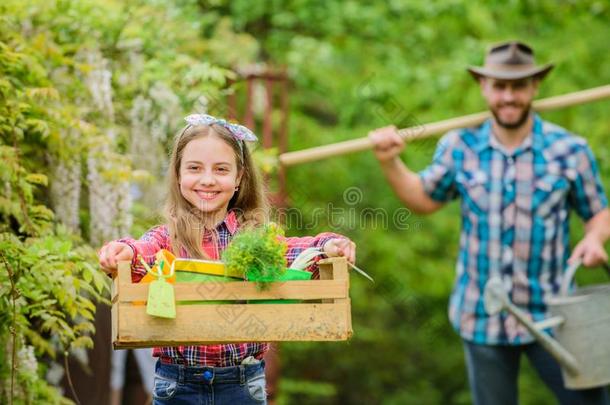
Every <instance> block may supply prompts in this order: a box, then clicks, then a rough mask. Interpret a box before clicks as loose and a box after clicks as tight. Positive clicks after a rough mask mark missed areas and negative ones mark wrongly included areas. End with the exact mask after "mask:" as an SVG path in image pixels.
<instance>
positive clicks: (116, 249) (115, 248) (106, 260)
mask: <svg viewBox="0 0 610 405" xmlns="http://www.w3.org/2000/svg"><path fill="white" fill-rule="evenodd" d="M98 257H99V260H100V266H101V267H102V270H104V272H105V273H106V274H112V273H114V272H115V271H116V269H117V264H118V262H120V261H123V260H131V259H133V250H132V249H131V247H129V245H128V244H126V243H123V242H110V243H108V244H107V245H104V246H103V247H102V248H101V249H100V251H99V253H98Z"/></svg>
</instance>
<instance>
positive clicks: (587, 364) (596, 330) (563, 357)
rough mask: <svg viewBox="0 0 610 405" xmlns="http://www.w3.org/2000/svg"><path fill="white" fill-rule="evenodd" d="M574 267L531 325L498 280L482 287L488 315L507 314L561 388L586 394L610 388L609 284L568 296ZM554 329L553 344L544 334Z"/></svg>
mask: <svg viewBox="0 0 610 405" xmlns="http://www.w3.org/2000/svg"><path fill="white" fill-rule="evenodd" d="M580 265H581V262H580V261H578V262H576V263H574V264H572V265H570V266H569V267H568V269H567V270H566V272H565V274H564V277H563V281H562V283H561V288H560V291H559V295H557V296H554V297H551V298H550V299H548V300H547V302H546V304H547V306H548V309H549V313H550V315H551V316H550V318H547V319H545V320H543V321H540V322H537V323H534V322H532V320H531V319H530V318H529V317H528V315H526V313H525V312H524V311H523V310H521V309H519V308H518V307H517V306H515V304H513V303H512V302H511V301H510V299H509V297H508V294H507V292H506V290H505V289H504V286H503V283H502V280H501V279H500V278H499V277H497V276H496V277H491V278H490V279H489V281H488V282H487V285H486V286H485V292H484V301H485V309H486V311H487V313H489V314H490V315H495V314H498V313H499V312H500V311H502V310H507V311H508V312H509V313H511V314H512V315H513V316H515V318H517V320H518V321H519V322H521V323H522V324H523V325H525V327H526V328H527V329H528V330H529V331H530V332H531V333H532V335H533V336H534V337H535V338H536V339H537V340H538V342H539V343H540V344H541V345H542V346H543V347H544V348H545V349H546V350H548V351H549V353H550V354H551V355H553V357H555V359H557V361H558V362H559V363H560V364H561V367H562V373H563V379H564V383H565V386H566V387H567V388H571V389H585V388H592V387H599V386H604V385H608V384H610V284H601V285H595V286H591V287H586V288H578V289H576V290H575V291H574V292H573V293H572V294H571V295H569V290H570V285H571V283H572V280H573V278H574V274H575V273H576V270H577V269H578V267H579V266H580ZM549 328H555V332H554V338H553V337H551V336H550V335H549V334H547V333H546V332H544V330H545V329H549Z"/></svg>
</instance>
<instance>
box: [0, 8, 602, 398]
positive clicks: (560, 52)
mask: <svg viewBox="0 0 610 405" xmlns="http://www.w3.org/2000/svg"><path fill="white" fill-rule="evenodd" d="M608 21H610V2H608V1H551V0H540V1H526V0H520V1H516V0H514V1H511V0H508V1H506V0H505V1H472V0H471V1H466V0H446V1H426V2H415V1H406V0H387V1H369V2H364V1H360V2H358V1H335V0H327V1H320V0H318V1H314V0H292V1H277V0H275V1H272V0H269V1H259V2H254V1H248V0H234V1H225V0H209V1H206V0H199V1H191V0H182V1H172V2H169V1H161V0H139V1H126V2H124V1H118V0H110V1H109V0H105V1H101V0H95V1H68V0H63V1H59V0H45V1H41V0H5V1H3V2H2V4H1V5H0V72H1V75H0V134H1V140H2V147H3V149H1V150H2V158H3V160H4V162H5V163H4V166H2V179H3V182H4V184H5V186H4V190H5V192H4V194H3V197H2V200H0V216H1V217H2V220H3V222H2V224H3V225H2V231H3V232H4V233H7V234H13V235H17V237H20V238H21V239H22V240H25V239H26V238H41V237H47V238H51V239H53V238H57V239H61V238H65V235H64V233H62V232H65V229H64V228H67V229H68V231H69V232H70V234H71V235H72V236H71V237H72V238H73V239H74V240H75V241H76V242H75V243H77V244H81V245H84V246H92V247H93V248H94V249H97V248H99V246H101V244H102V242H103V241H106V240H109V239H112V238H115V237H118V236H119V235H121V236H122V235H125V234H129V233H131V234H133V235H135V236H139V235H140V234H141V233H142V232H143V231H145V230H146V229H147V228H148V227H149V226H151V225H153V224H155V223H157V222H158V221H159V217H158V212H157V208H158V207H159V202H160V201H162V199H163V192H164V191H163V190H164V187H163V182H162V179H163V175H164V169H165V167H166V165H167V157H166V156H167V150H168V145H169V143H170V140H171V138H172V136H173V134H174V133H175V132H176V131H177V130H179V128H180V127H181V126H182V123H183V122H182V117H183V116H185V115H186V114H188V113H192V112H202V111H208V112H209V113H211V114H213V115H220V116H224V115H226V114H227V113H228V111H227V108H228V107H227V97H228V95H229V94H230V93H235V94H236V97H237V100H238V104H239V105H243V103H244V95H243V94H244V92H243V85H240V84H237V85H232V83H233V81H234V80H235V79H237V77H238V74H237V73H236V72H239V71H240V69H242V68H244V67H247V66H251V65H252V64H259V65H260V66H268V67H269V66H271V67H283V66H285V67H286V69H287V72H288V74H289V77H290V80H291V81H290V111H289V112H290V115H289V121H288V123H289V130H288V133H289V139H288V147H289V150H299V149H303V148H308V147H313V146H319V145H324V144H329V143H333V142H337V141H341V140H347V139H353V138H358V137H363V136H366V134H367V132H368V131H370V130H371V129H374V128H377V127H380V126H384V125H390V124H395V125H397V126H399V127H406V126H411V125H419V124H425V123H428V122H433V121H435V120H441V119H446V118H451V117H455V116H459V115H464V114H469V113H473V112H477V111H481V110H484V109H485V105H484V103H483V100H482V98H481V97H480V94H479V90H478V86H477V85H476V83H475V82H474V81H473V80H472V78H471V77H470V76H469V75H468V74H467V73H466V71H465V67H466V66H467V65H470V64H481V63H482V60H483V55H484V52H485V50H486V49H487V47H488V46H489V45H490V44H493V43H495V42H499V41H503V40H506V39H519V40H522V41H524V42H526V43H528V44H530V45H532V46H533V48H534V49H535V51H536V54H537V59H538V61H539V63H546V62H553V63H555V64H556V68H555V69H554V71H553V72H552V73H551V74H550V75H549V76H548V78H547V79H546V80H545V81H544V83H543V84H542V86H541V89H540V95H539V97H540V98H542V97H549V96H552V95H559V94H563V93H568V92H572V91H577V90H581V89H585V88H590V87H595V86H599V85H604V84H608V83H610V52H608V38H610V26H609V25H608ZM240 86H241V87H240ZM609 106H610V102H609V101H601V102H596V103H592V104H587V105H582V106H578V107H571V108H566V109H562V110H558V111H554V112H549V113H544V114H543V118H545V119H548V120H551V121H553V122H555V123H557V124H559V125H562V126H564V127H566V128H568V129H570V130H571V131H573V132H575V133H578V134H581V135H583V136H584V137H586V138H587V139H588V140H589V142H590V144H591V146H592V149H593V151H594V153H595V155H596V157H597V158H598V160H599V165H600V168H601V171H602V176H603V179H604V184H605V185H606V187H607V186H608V185H610V159H609V154H610V148H608V141H607V137H608V133H609V132H610V120H609V119H608V110H609ZM273 118H274V122H275V124H276V127H277V126H278V125H279V123H280V121H281V112H280V110H279V108H276V109H275V110H274V112H273ZM256 119H257V122H258V123H259V124H260V121H261V119H262V118H261V117H260V116H259V115H257V116H256ZM435 143H436V139H431V140H427V141H420V142H416V143H413V144H411V145H409V146H408V147H407V149H406V151H405V152H404V154H403V159H404V161H405V162H406V163H407V164H408V165H409V166H410V167H411V168H413V169H416V170H419V169H422V168H424V167H425V165H426V164H427V163H428V162H429V161H430V159H431V156H432V153H433V151H434V147H435ZM257 156H258V158H259V161H260V162H261V164H262V165H263V166H264V167H265V168H266V170H267V171H268V172H269V176H270V178H271V179H272V181H271V188H272V189H273V188H276V187H277V184H276V182H275V181H273V179H274V178H275V177H274V176H275V171H274V170H275V169H277V164H276V163H275V161H274V159H273V156H271V157H270V155H269V153H267V154H263V153H261V152H260V151H259V152H257ZM7 162H8V163H7ZM13 163H14V164H13ZM33 173H41V174H45V175H47V177H48V183H47V182H45V181H39V182H38V183H36V179H32V178H31V177H29V180H27V178H28V177H27V176H28V175H31V174H33ZM28 181H30V183H31V184H37V185H36V186H33V187H30V188H29V190H30V194H31V195H29V196H28V195H26V198H20V197H19V196H20V195H21V192H22V190H24V189H26V188H27V187H29V186H27V184H29V183H28ZM20 190H21V191H20ZM26 194H27V193H26ZM287 194H288V204H289V205H288V206H289V207H290V212H292V213H297V214H296V215H291V216H290V217H289V219H290V220H289V221H287V222H286V224H285V225H286V228H287V233H288V234H289V235H306V234H314V233H317V232H321V231H327V230H332V231H335V232H338V233H342V234H345V235H347V236H349V237H350V238H351V239H353V240H354V241H355V242H356V243H357V246H358V265H359V266H360V267H362V268H363V269H365V270H366V271H367V272H368V273H370V274H371V275H372V276H373V277H374V278H375V279H376V283H375V284H371V283H369V282H368V281H366V280H365V279H363V278H361V277H359V276H357V275H353V277H352V288H351V297H352V304H353V306H352V313H353V327H354V332H355V333H354V337H353V339H352V340H351V341H349V342H347V343H307V344H304V343H291V344H283V345H282V347H281V353H282V364H283V374H282V380H281V388H280V398H279V402H280V403H285V404H291V403H298V404H339V403H340V404H348V403H349V404H360V403H367V404H375V403H383V404H467V403H470V394H469V392H468V387H467V382H466V375H465V368H464V363H463V353H462V346H461V341H460V339H459V337H458V336H457V335H456V334H455V333H454V332H453V331H452V330H451V328H450V326H449V323H448V320H447V316H446V306H447V300H448V296H449V294H450V291H451V286H452V281H453V277H454V263H455V257H456V253H457V245H458V234H459V227H460V218H459V210H458V206H457V204H455V203H454V204H450V205H449V206H448V207H446V208H445V209H444V210H442V211H441V212H439V213H437V214H435V215H434V216H431V217H420V216H416V215H411V213H409V212H408V211H407V210H405V209H404V208H402V207H401V205H400V203H399V202H398V200H397V199H396V198H395V197H394V195H393V194H392V192H391V190H390V188H389V186H388V185H387V184H386V183H385V181H384V179H383V176H382V175H381V172H380V170H379V169H378V164H377V162H376V160H375V159H374V157H373V155H372V153H370V152H365V153H359V154H354V155H351V156H345V157H338V158H333V159H328V160H324V161H319V162H315V163H309V164H304V165H300V166H295V167H291V168H289V169H288V171H287ZM130 196H131V197H130ZM37 207H38V208H37ZM41 207H47V208H48V209H51V210H52V211H53V212H54V213H55V216H54V217H53V218H51V217H50V214H48V213H47V214H45V215H46V216H44V215H40V211H41V210H42V208H41ZM379 209H381V210H379ZM374 210H376V211H374ZM24 212H25V214H24ZM36 213H39V214H38V216H37V214H36ZM371 213H373V214H371ZM374 213H377V214H379V215H380V216H375V215H374ZM26 214H29V217H31V218H34V222H35V223H34V225H35V226H34V225H33V226H32V227H31V228H28V226H27V222H28V220H27V218H28V215H26ZM382 218H385V220H383V219H382ZM573 222H574V224H573V228H572V229H573V240H574V241H576V240H577V239H578V237H579V236H580V235H582V226H581V224H580V223H579V221H578V220H574V221H573ZM59 223H63V224H64V225H63V227H61V228H60V227H58V224H59ZM62 235H64V236H62ZM91 263H92V264H95V261H94V260H92V261H91ZM578 278H579V280H580V281H581V282H583V283H595V282H601V281H604V280H606V278H605V276H604V275H603V273H602V272H601V271H599V270H592V271H587V272H581V274H579V275H578ZM2 293H3V302H4V305H8V302H9V301H8V298H6V297H7V295H6V294H7V292H6V291H5V290H2ZM6 308H8V306H6ZM5 322H8V320H5ZM24 342H25V343H24V344H32V345H33V346H34V347H36V348H37V354H40V353H42V352H41V350H39V348H38V346H37V344H36V343H35V342H29V341H28V340H27V338H26V339H25V340H24ZM524 370H525V371H524V372H523V373H522V374H521V377H520V397H521V401H522V403H523V404H547V403H553V400H552V398H551V397H550V394H549V393H548V392H547V389H546V388H545V387H544V386H543V384H542V383H541V382H540V381H539V380H538V379H537V377H536V376H535V373H534V372H533V371H532V370H531V369H530V368H529V365H527V363H526V362H524ZM3 373H4V374H3V376H6V375H7V374H6V369H4V371H3ZM39 373H40V372H39ZM4 390H5V391H3V392H5V393H6V388H4Z"/></svg>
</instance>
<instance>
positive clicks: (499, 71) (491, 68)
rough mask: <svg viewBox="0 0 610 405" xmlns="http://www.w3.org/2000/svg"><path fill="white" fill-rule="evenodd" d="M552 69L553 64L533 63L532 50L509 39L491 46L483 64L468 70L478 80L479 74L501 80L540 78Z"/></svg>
mask: <svg viewBox="0 0 610 405" xmlns="http://www.w3.org/2000/svg"><path fill="white" fill-rule="evenodd" d="M551 69H553V64H551V63H549V64H546V65H543V66H536V65H535V64H534V51H533V50H532V48H530V47H529V46H527V45H525V44H524V43H522V42H517V41H509V42H504V43H501V44H498V45H496V46H494V47H492V48H491V49H490V50H489V51H488V52H487V55H486V56H485V65H484V66H470V67H469V68H468V71H469V72H470V74H472V76H473V77H474V78H475V79H476V80H478V79H479V78H480V77H481V76H484V77H491V78H493V79H501V80H518V79H524V78H526V77H537V78H539V79H542V78H543V77H544V76H546V75H547V73H549V72H550V71H551Z"/></svg>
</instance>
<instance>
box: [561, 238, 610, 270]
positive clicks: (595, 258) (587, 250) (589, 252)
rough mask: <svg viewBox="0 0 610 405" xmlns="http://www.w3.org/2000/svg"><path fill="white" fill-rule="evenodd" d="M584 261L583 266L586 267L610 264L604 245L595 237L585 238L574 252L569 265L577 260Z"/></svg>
mask: <svg viewBox="0 0 610 405" xmlns="http://www.w3.org/2000/svg"><path fill="white" fill-rule="evenodd" d="M580 258H581V259H582V264H583V265H585V266H586V267H595V266H600V265H602V264H604V263H607V262H608V254H607V253H606V250H605V249H604V244H603V243H602V242H601V241H600V240H599V238H597V237H595V236H594V235H589V236H585V237H584V238H583V239H582V240H581V241H580V242H578V244H577V245H576V246H575V247H574V250H573V251H572V256H570V258H569V259H568V263H570V264H572V263H574V261H576V260H577V259H580Z"/></svg>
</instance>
